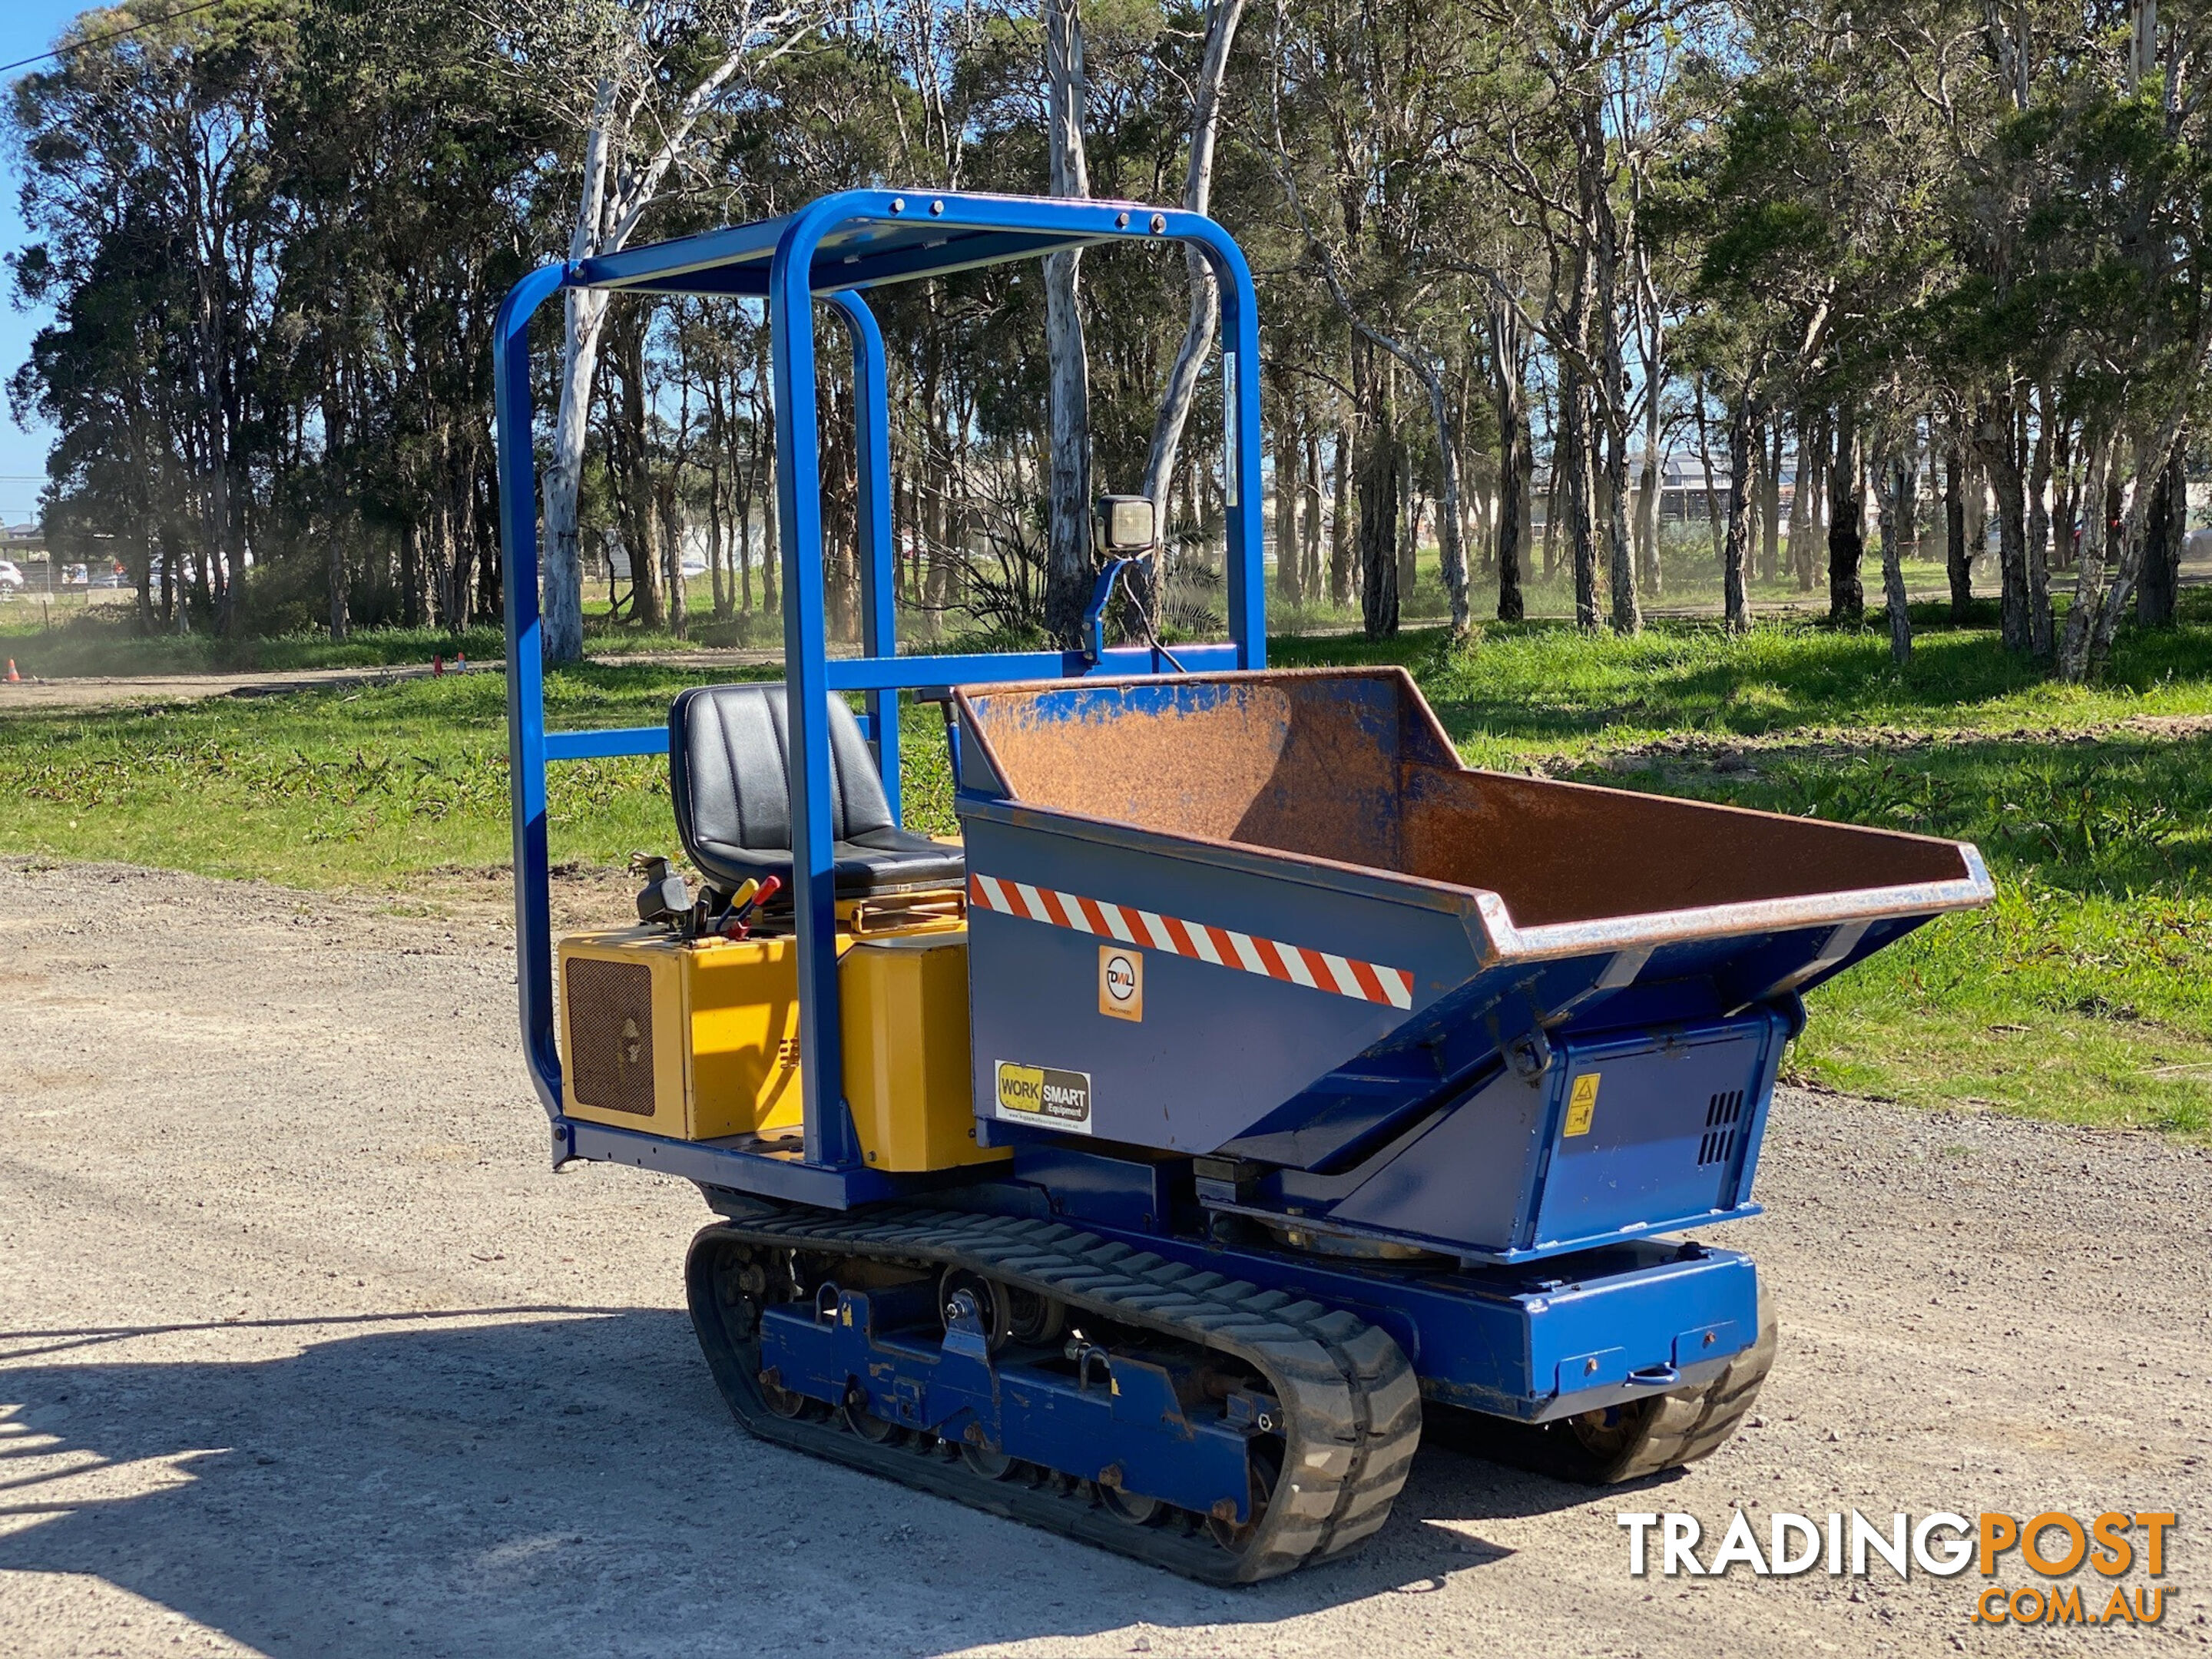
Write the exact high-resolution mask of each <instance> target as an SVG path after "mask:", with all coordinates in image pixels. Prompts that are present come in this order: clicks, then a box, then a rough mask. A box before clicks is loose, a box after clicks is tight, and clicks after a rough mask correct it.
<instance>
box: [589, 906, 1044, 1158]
mask: <svg viewBox="0 0 2212 1659" xmlns="http://www.w3.org/2000/svg"><path fill="white" fill-rule="evenodd" d="M837 952H838V957H839V959H840V966H839V974H838V980H839V986H840V989H841V992H842V1000H843V1005H844V1006H843V1024H844V1033H845V1066H844V1070H845V1076H844V1084H845V1095H846V1098H847V1101H848V1103H849V1105H850V1108H851V1110H852V1114H853V1121H854V1127H855V1128H856V1130H857V1131H858V1133H859V1136H860V1146H861V1151H862V1153H863V1155H864V1156H865V1157H866V1158H867V1160H868V1163H869V1164H870V1165H871V1166H872V1167H873V1168H876V1169H879V1170H941V1169H950V1168H951V1167H953V1166H954V1165H956V1164H970V1163H981V1162H984V1161H987V1160H993V1159H997V1158H1003V1157H1005V1156H1006V1153H1005V1152H994V1151H986V1150H984V1149H982V1148H980V1147H978V1146H976V1145H975V1108H974V1103H973V1100H972V1097H971V1093H970V1091H971V1090H972V1088H973V1084H972V1081H971V1079H970V1075H969V1064H968V951H967V933H966V930H965V929H964V928H958V927H948V926H947V925H946V924H945V922H944V921H927V922H924V923H922V924H921V925H920V926H918V927H914V928H911V929H906V930H901V931H896V932H890V933H884V934H877V935H862V936H860V937H859V938H857V939H856V938H855V937H854V935H853V934H851V933H846V932H843V931H842V930H841V931H840V932H839V933H838V935H837ZM797 958H798V946H797V945H796V944H795V943H794V942H793V940H791V939H708V940H698V941H695V942H693V943H690V944H686V943H684V942H683V941H681V940H678V939H674V938H672V937H671V936H670V935H669V934H668V933H666V932H665V931H664V930H662V929H660V928H658V927H621V928H611V929H608V930H606V931H605V932H600V933H577V934H572V935H570V936H569V937H568V939H563V940H562V942H561V947H560V951H559V961H558V969H559V971H558V974H557V975H556V982H557V983H558V985H559V987H560V994H561V1021H560V1030H561V1052H562V1096H563V1101H562V1109H563V1110H565V1111H566V1112H567V1113H568V1115H569V1116H571V1117H576V1118H581V1119H583V1120H585V1121H587V1122H592V1123H611V1124H615V1125H618V1126H619V1127H623V1128H629V1129H637V1130H641V1131H642V1132H644V1133H648V1134H659V1135H667V1136H670V1137H671V1138H672V1139H682V1140H718V1139H723V1138H724V1137H726V1136H732V1135H769V1136H781V1135H790V1136H793V1137H796V1136H797V1134H798V1133H799V1128H800V1100H801V1096H800V1091H799V998H798V960H797Z"/></svg>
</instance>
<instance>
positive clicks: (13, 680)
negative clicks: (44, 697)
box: [8, 657, 23, 685]
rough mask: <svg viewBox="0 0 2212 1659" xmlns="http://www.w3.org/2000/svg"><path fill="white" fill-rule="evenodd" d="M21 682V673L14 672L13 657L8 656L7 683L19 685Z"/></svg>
mask: <svg viewBox="0 0 2212 1659" xmlns="http://www.w3.org/2000/svg"><path fill="white" fill-rule="evenodd" d="M22 683H23V677H22V676H21V674H18V673H17V672H16V671H15V659H14V658H13V657H10V658H9V659H8V684H10V685H21V684H22Z"/></svg>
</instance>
